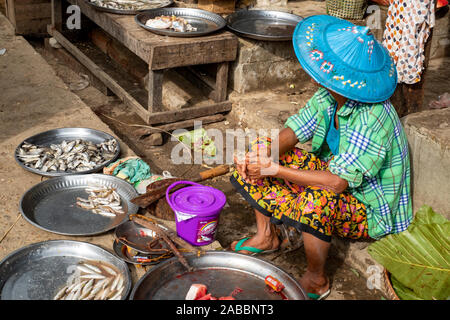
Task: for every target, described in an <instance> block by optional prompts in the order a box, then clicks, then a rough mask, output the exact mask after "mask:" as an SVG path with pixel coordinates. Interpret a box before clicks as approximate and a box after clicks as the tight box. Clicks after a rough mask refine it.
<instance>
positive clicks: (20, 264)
mask: <svg viewBox="0 0 450 320" xmlns="http://www.w3.org/2000/svg"><path fill="white" fill-rule="evenodd" d="M85 260H91V261H92V260H95V261H100V262H104V263H108V264H111V265H113V266H114V267H116V268H117V269H118V270H119V271H120V273H121V274H122V276H123V277H124V279H125V281H124V286H125V290H124V293H123V295H122V297H121V299H122V300H124V299H126V297H127V296H128V293H129V292H130V290H131V275H130V271H129V270H128V266H127V264H126V263H125V262H123V261H122V260H120V259H119V258H117V257H115V256H114V255H113V254H111V253H109V252H108V251H106V250H104V249H102V248H100V247H99V246H96V245H93V244H90V243H87V242H80V241H72V240H51V241H44V242H39V243H33V244H31V245H29V246H26V247H23V248H20V249H18V250H16V251H14V252H12V253H11V254H9V255H8V256H7V257H5V258H4V259H3V260H2V261H1V262H0V299H1V300H52V299H53V297H54V296H55V294H56V293H57V292H58V291H59V289H60V288H62V287H63V286H64V285H65V284H66V282H67V280H68V278H69V277H70V276H71V275H72V274H73V272H75V270H76V268H75V266H76V265H77V264H78V263H79V262H81V261H85Z"/></svg>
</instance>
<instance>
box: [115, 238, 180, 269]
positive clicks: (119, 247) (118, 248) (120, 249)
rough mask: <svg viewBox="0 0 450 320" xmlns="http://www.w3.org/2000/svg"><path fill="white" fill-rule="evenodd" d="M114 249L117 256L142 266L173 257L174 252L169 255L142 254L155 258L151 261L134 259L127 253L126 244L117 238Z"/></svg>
mask: <svg viewBox="0 0 450 320" xmlns="http://www.w3.org/2000/svg"><path fill="white" fill-rule="evenodd" d="M113 250H114V253H115V254H116V256H117V257H119V258H120V259H122V260H123V261H125V262H128V263H130V264H135V265H141V266H151V265H155V264H158V263H161V262H162V261H164V260H166V259H168V258H170V257H172V254H170V253H169V254H167V255H148V254H142V256H145V257H148V258H151V259H155V260H154V261H149V262H142V261H137V260H136V259H133V258H132V257H130V256H129V255H127V254H126V252H125V251H126V247H125V245H124V244H123V243H122V242H120V241H118V240H117V239H116V240H115V241H114V243H113Z"/></svg>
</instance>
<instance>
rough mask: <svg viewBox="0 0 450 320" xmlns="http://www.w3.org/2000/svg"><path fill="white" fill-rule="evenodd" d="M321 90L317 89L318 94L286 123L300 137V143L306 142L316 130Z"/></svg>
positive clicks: (285, 125) (286, 126)
mask: <svg viewBox="0 0 450 320" xmlns="http://www.w3.org/2000/svg"><path fill="white" fill-rule="evenodd" d="M320 94H321V92H320V91H317V92H316V94H315V95H314V96H313V97H312V98H311V99H310V100H309V101H308V102H307V103H306V105H305V107H303V108H302V109H300V110H299V112H298V113H297V114H294V115H292V116H290V117H289V118H288V119H287V121H286V123H285V124H284V127H285V128H291V129H292V131H294V133H295V135H296V136H297V138H298V141H299V142H300V143H305V142H307V141H309V140H311V139H312V137H313V135H314V131H315V130H316V127H317V112H318V106H317V101H316V99H317V97H318V95H320Z"/></svg>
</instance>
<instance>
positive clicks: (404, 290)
mask: <svg viewBox="0 0 450 320" xmlns="http://www.w3.org/2000/svg"><path fill="white" fill-rule="evenodd" d="M391 282H392V287H394V288H395V293H396V294H397V296H398V297H399V299H400V300H424V299H422V298H420V297H419V296H418V295H416V294H415V293H414V291H412V290H411V289H410V288H408V287H406V286H404V285H403V284H402V283H401V282H400V281H398V280H397V279H396V278H395V277H394V276H392V275H391Z"/></svg>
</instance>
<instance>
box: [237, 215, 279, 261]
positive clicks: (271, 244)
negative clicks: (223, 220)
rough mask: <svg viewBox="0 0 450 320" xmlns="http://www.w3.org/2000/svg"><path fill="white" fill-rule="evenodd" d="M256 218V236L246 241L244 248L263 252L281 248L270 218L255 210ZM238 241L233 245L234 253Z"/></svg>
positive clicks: (243, 251) (246, 252) (242, 251)
mask: <svg viewBox="0 0 450 320" xmlns="http://www.w3.org/2000/svg"><path fill="white" fill-rule="evenodd" d="M255 217H256V234H255V235H254V236H253V237H251V238H250V239H248V240H246V241H245V242H244V243H243V244H242V246H249V247H253V248H257V249H262V250H271V249H277V248H278V247H279V246H280V239H278V236H277V232H276V229H275V225H274V224H273V223H271V222H270V217H268V216H265V215H263V214H262V213H261V212H259V211H258V210H256V209H255ZM237 243H238V241H234V242H233V243H232V244H231V249H232V250H233V251H234V249H235V247H236V244H237ZM239 252H240V253H245V254H248V253H251V252H248V251H246V250H241V251H239Z"/></svg>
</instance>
